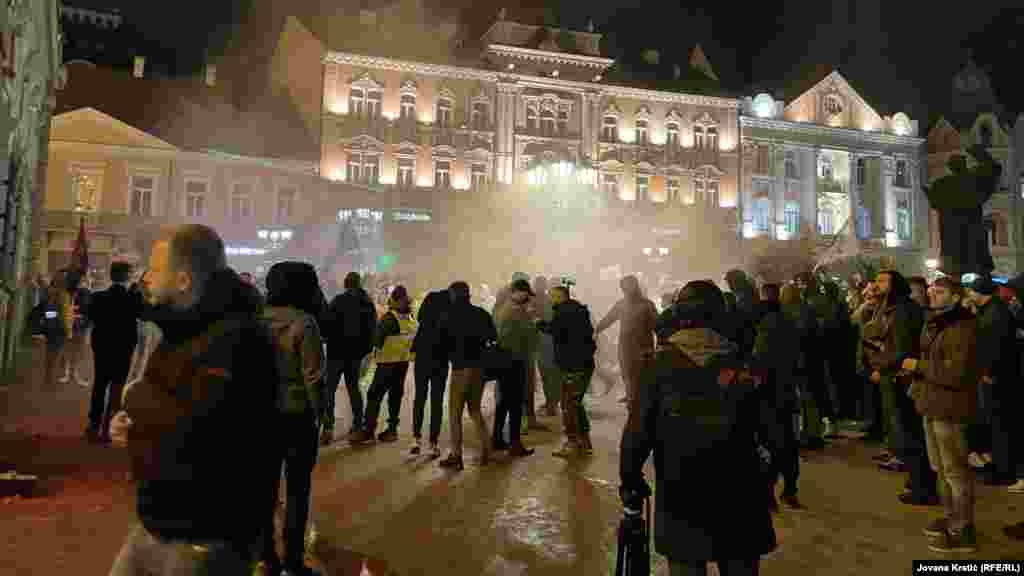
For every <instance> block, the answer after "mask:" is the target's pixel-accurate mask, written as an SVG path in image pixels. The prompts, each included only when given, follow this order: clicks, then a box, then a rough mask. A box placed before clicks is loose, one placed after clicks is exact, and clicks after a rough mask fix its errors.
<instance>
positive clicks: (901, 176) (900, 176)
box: [893, 160, 910, 188]
mask: <svg viewBox="0 0 1024 576" xmlns="http://www.w3.org/2000/svg"><path fill="white" fill-rule="evenodd" d="M893 184H894V185H896V186H899V187H901V188H907V187H908V186H910V184H909V179H908V177H907V161H906V160H897V161H896V177H895V178H894V179H893Z"/></svg>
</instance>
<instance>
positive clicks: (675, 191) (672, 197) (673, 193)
mask: <svg viewBox="0 0 1024 576" xmlns="http://www.w3.org/2000/svg"><path fill="white" fill-rule="evenodd" d="M665 193H666V195H667V200H668V202H670V203H676V202H679V178H669V179H668V180H667V181H666V182H665Z"/></svg>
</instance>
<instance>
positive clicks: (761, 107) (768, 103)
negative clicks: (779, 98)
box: [754, 94, 775, 118]
mask: <svg viewBox="0 0 1024 576" xmlns="http://www.w3.org/2000/svg"><path fill="white" fill-rule="evenodd" d="M754 114H755V115H756V116H757V117H758V118H771V117H772V116H774V115H775V102H773V101H772V97H771V96H769V95H768V94H759V95H758V96H757V97H756V98H754Z"/></svg>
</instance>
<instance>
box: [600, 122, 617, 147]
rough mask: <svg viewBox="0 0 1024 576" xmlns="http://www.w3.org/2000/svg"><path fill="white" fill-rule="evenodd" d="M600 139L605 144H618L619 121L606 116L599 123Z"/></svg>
mask: <svg viewBox="0 0 1024 576" xmlns="http://www.w3.org/2000/svg"><path fill="white" fill-rule="evenodd" d="M601 139H602V140H604V141H605V142H618V140H619V119H618V118H616V117H615V116H612V115H607V116H605V117H604V120H603V121H602V123H601Z"/></svg>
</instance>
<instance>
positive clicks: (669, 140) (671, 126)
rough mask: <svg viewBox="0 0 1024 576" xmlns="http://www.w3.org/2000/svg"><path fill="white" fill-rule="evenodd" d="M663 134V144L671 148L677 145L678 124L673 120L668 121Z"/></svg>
mask: <svg viewBox="0 0 1024 576" xmlns="http://www.w3.org/2000/svg"><path fill="white" fill-rule="evenodd" d="M665 134H666V136H665V144H667V145H669V146H670V147H673V148H675V147H678V146H679V124H676V123H675V122H669V123H668V124H666V125H665Z"/></svg>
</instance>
